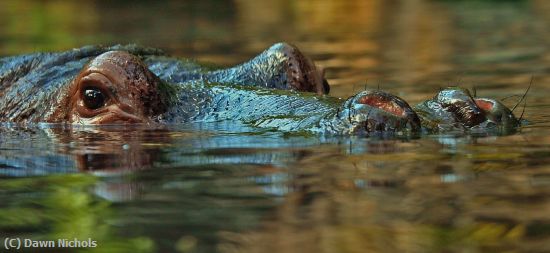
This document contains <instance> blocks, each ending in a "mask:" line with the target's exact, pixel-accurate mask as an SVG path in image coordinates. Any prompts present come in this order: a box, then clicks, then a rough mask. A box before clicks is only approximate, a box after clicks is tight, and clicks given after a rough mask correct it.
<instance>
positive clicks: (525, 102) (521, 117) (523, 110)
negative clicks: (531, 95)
mask: <svg viewBox="0 0 550 253" xmlns="http://www.w3.org/2000/svg"><path fill="white" fill-rule="evenodd" d="M526 106H527V99H525V100H524V101H523V109H522V110H521V115H520V116H519V123H520V124H521V120H522V119H523V113H525V107H526Z"/></svg>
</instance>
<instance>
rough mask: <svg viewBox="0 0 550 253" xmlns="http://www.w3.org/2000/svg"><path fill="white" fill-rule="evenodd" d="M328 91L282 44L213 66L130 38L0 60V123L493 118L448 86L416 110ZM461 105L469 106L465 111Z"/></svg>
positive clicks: (366, 125) (393, 100) (414, 122)
mask: <svg viewBox="0 0 550 253" xmlns="http://www.w3.org/2000/svg"><path fill="white" fill-rule="evenodd" d="M328 91H329V86H328V84H327V82H326V80H325V79H324V78H323V70H322V69H319V68H317V67H316V66H315V65H314V64H313V62H312V61H311V60H309V59H308V58H307V57H305V56H304V55H303V54H302V53H301V52H300V51H299V50H298V49H297V48H295V47H293V46H291V45H288V44H285V43H278V44H275V45H274V46H272V47H270V48H269V49H267V50H266V51H264V52H263V53H261V54H260V55H258V56H257V57H255V58H253V59H251V60H250V61H248V62H246V63H243V64H241V65H238V66H235V67H232V68H225V69H217V70H210V69H208V68H203V67H201V66H200V65H199V64H197V63H195V62H193V61H189V60H181V59H176V58H171V57H167V56H164V55H163V54H162V53H161V52H160V51H159V50H156V49H146V48H140V47H135V46H115V47H84V48H80V49H75V50H73V51H68V52H62V53H43V54H34V55H26V56H19V57H8V58H2V59H0V121H9V122H68V123H74V124H117V123H181V122H191V121H193V122H197V121H199V122H200V121H222V120H237V121H240V122H243V123H247V124H250V125H253V126H256V127H262V128H272V129H276V130H279V131H290V132H292V131H308V132H313V133H323V134H371V133H373V132H389V133H396V132H399V133H406V132H409V133H410V132H412V133H417V132H420V131H421V122H422V126H425V129H427V130H428V131H437V130H442V129H445V128H441V127H439V126H440V125H445V124H446V125H448V124H447V123H448V122H453V124H454V125H453V124H450V125H453V126H456V127H458V128H464V127H465V128H474V127H477V126H480V125H482V123H484V122H496V121H495V120H494V119H495V117H489V116H491V115H496V113H493V114H490V109H491V108H493V109H494V108H496V107H494V106H489V105H488V104H491V103H489V102H492V101H489V100H479V101H480V102H479V103H477V104H476V102H473V103H471V101H474V100H473V98H471V96H470V95H469V94H465V93H464V92H462V93H460V92H453V91H452V89H450V91H449V92H447V90H444V91H442V92H440V94H438V96H436V97H435V98H434V99H432V100H429V101H427V102H425V103H424V104H425V106H422V105H420V106H419V107H417V108H416V109H417V110H419V111H421V112H422V113H420V116H421V117H420V118H419V117H418V116H417V114H416V112H415V111H414V110H413V109H412V108H411V107H410V106H409V105H408V104H407V103H406V102H405V101H404V100H402V99H400V98H398V97H396V96H393V95H391V94H388V93H385V92H382V91H377V90H371V91H363V92H361V93H359V94H357V95H355V96H353V97H351V98H348V99H347V100H341V99H337V98H331V97H327V96H321V95H322V94H326V93H328ZM462 91H463V90H462ZM459 93H460V94H459ZM457 94H459V95H458V96H457ZM454 96H456V97H454ZM448 98H449V99H448ZM430 101H431V102H430ZM476 101H477V100H476ZM483 101H485V103H483ZM487 101H489V102H487ZM480 105H482V106H480ZM489 107H491V108H489ZM504 108H506V107H504ZM470 111H474V112H478V113H477V114H475V115H474V114H473V116H472V117H465V116H464V112H470ZM502 111H503V110H499V113H502ZM504 113H506V117H508V118H510V120H509V121H507V122H505V123H506V124H510V125H514V124H515V125H514V126H516V125H517V122H516V121H515V118H514V117H513V114H512V113H511V112H509V110H508V111H504ZM440 123H441V124H440ZM498 124H500V125H502V124H503V122H497V123H496V125H498ZM484 126H486V127H490V124H485V125H484Z"/></svg>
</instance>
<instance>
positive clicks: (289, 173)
mask: <svg viewBox="0 0 550 253" xmlns="http://www.w3.org/2000/svg"><path fill="white" fill-rule="evenodd" d="M549 11H550V4H549V3H548V2H547V1H542V0H538V1H537V0H533V1H526V0H525V1H520V0H518V1H474V0H469V1H466V0H464V1H444V0H439V1H435V0H414V1H404V0H402V1H399V0H398V1H383V0H372V1H336V0H320V1H309V0H307V1H298V2H297V1H286V0H284V1H262V2H261V3H260V2H259V1H245V0H236V1H222V2H220V1H213V0H212V1H185V2H183V1H164V2H161V1H154V2H141V1H139V2H137V1H84V2H83V1H55V0H53V1H33V0H26V1H15V0H8V1H1V2H0V24H1V25H0V54H2V55H5V54H15V53H23V52H30V51H35V50H63V49H67V48H71V47H79V46H81V45H83V44H97V43H103V44H111V43H128V42H137V43H141V44H145V45H148V46H155V47H161V48H164V49H165V50H167V51H168V52H170V53H171V54H175V55H178V56H182V57H192V58H198V59H199V60H202V61H207V62H213V63H216V64H223V65H230V64H236V63H239V62H242V61H244V60H246V59H248V58H250V57H252V56H253V55H255V54H257V53H258V52H260V51H261V50H263V49H264V48H266V47H268V46H269V45H270V44H272V43H274V42H277V41H283V40H284V41H289V42H292V43H295V44H297V45H298V46H299V47H301V48H302V49H303V50H304V51H305V52H306V53H307V54H308V55H311V56H312V57H313V58H314V59H316V60H317V62H318V63H319V64H320V65H323V66H324V67H326V69H327V77H328V78H329V82H330V83H331V84H332V85H333V88H332V91H331V92H333V95H335V96H349V95H351V94H353V93H356V92H357V91H359V90H361V89H363V88H364V87H365V85H367V86H369V87H376V86H378V85H380V87H381V88H383V89H386V90H388V91H390V92H392V93H395V94H398V95H399V96H401V97H403V98H404V99H406V100H407V101H410V102H411V103H412V104H414V103H416V102H419V101H421V100H423V99H426V98H429V97H430V96H432V95H433V94H435V92H436V91H437V89H438V88H439V87H440V86H445V85H448V84H457V83H458V84H461V85H464V86H466V87H473V86H475V87H477V93H478V94H479V95H482V96H488V97H495V98H504V97H507V96H510V95H514V94H521V93H522V92H523V91H525V89H526V87H527V85H528V82H529V80H530V78H531V76H534V80H535V81H534V85H533V88H532V92H531V93H530V94H529V95H528V98H527V99H528V100H527V101H528V103H527V106H526V113H525V114H526V118H527V119H528V120H529V121H530V122H531V124H530V125H529V126H527V127H524V128H522V129H521V131H520V133H518V134H515V135H511V136H501V137H499V136H488V137H483V136H479V137H473V136H470V137H464V136H447V135H435V136H424V137H422V138H419V139H412V140H376V139H364V138H357V137H349V138H344V137H341V138H339V137H318V136H313V137H302V136H288V135H284V134H281V133H273V132H258V130H257V129H253V128H250V129H246V128H243V127H242V126H236V125H235V124H233V123H231V122H229V123H220V124H208V125H185V126H169V127H163V128H155V129H151V128H143V127H132V128H123V127H101V128H92V127H72V128H71V127H67V126H56V125H53V126H50V125H39V126H17V125H3V126H1V127H0V239H1V240H2V241H3V239H4V238H5V237H22V238H33V239H41V240H48V239H57V238H70V239H72V238H75V237H76V238H80V239H87V238H92V239H94V240H96V241H98V245H99V247H98V248H95V249H91V250H90V251H92V252H93V251H97V252H174V251H175V252H212V251H218V252H265V251H277V252H503V251H509V252H550V245H549V244H548V241H549V240H550V220H549V218H548V215H547V214H548V213H549V212H550V200H549V196H550V167H549V166H548V164H550V160H549V158H548V157H550V137H549V136H550V131H549V130H548V126H550V124H549V122H550V118H549V116H548V113H546V111H548V109H549V108H550V99H549V98H548V94H550V90H549V88H548V86H547V85H546V83H547V82H548V81H550V75H549V71H550V69H549V67H548V66H550V64H549V63H550V62H549V61H550V54H549V50H548V46H547V45H550V43H548V42H549V39H550V29H548V28H549V27H550V18H549V17H550V16H549V15H548V14H549V13H550V12H549ZM153 13H162V15H158V14H153ZM515 100H516V98H511V99H507V100H505V101H504V102H505V103H507V105H509V106H512V105H514V104H515ZM517 111H518V110H517ZM517 111H516V112H517ZM518 114H519V112H518ZM235 127H238V129H239V131H243V130H244V132H245V133H240V134H236V133H235V131H234V129H235ZM28 252H36V250H34V251H33V250H28ZM40 252H48V251H47V250H46V249H44V250H41V251H40ZM50 252H60V251H59V249H50ZM65 252H74V249H66V250H65Z"/></svg>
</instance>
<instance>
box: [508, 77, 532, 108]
mask: <svg viewBox="0 0 550 253" xmlns="http://www.w3.org/2000/svg"><path fill="white" fill-rule="evenodd" d="M534 78H535V77H534V76H531V81H530V82H529V87H527V90H526V91H525V93H523V96H521V99H520V100H519V101H518V103H517V104H516V105H514V107H513V108H512V112H514V110H515V109H516V107H518V105H519V104H520V103H521V102H522V101H523V100H524V99H525V96H527V93H528V92H529V90H530V89H531V85H532V84H533V79H534Z"/></svg>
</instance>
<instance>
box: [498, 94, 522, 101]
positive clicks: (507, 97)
mask: <svg viewBox="0 0 550 253" xmlns="http://www.w3.org/2000/svg"><path fill="white" fill-rule="evenodd" d="M519 96H521V95H518V94H515V95H510V96H506V97H503V98H501V99H500V101H504V100H506V99H509V98H513V97H519Z"/></svg>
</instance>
